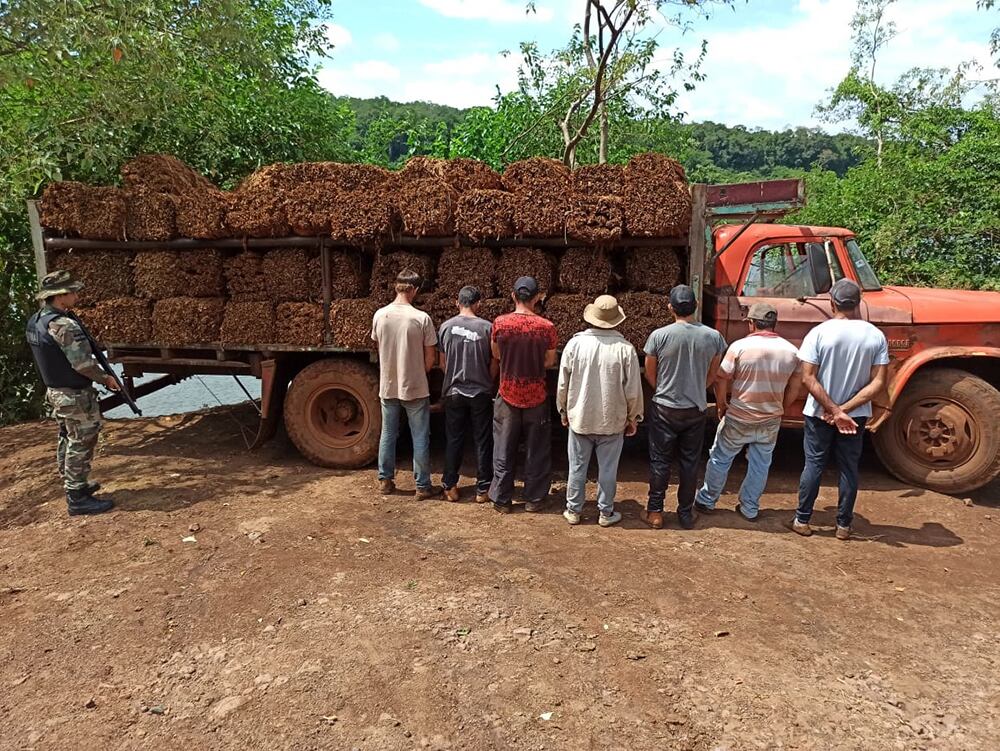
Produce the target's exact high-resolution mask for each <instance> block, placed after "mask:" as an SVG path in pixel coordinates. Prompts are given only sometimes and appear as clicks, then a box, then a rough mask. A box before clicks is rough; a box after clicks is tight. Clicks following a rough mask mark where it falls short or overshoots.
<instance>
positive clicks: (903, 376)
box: [869, 346, 1000, 430]
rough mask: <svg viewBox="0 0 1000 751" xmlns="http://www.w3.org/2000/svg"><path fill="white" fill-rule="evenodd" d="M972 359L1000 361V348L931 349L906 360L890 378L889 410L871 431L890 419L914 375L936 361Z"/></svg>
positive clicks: (872, 426)
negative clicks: (898, 400)
mask: <svg viewBox="0 0 1000 751" xmlns="http://www.w3.org/2000/svg"><path fill="white" fill-rule="evenodd" d="M971 357H992V358H995V359H998V360H1000V347H965V346H952V347H930V348H928V349H925V350H922V351H921V352H918V353H917V354H915V355H913V356H912V357H908V358H906V360H904V361H903V363H902V365H901V366H900V367H899V369H898V370H897V371H896V372H895V374H893V375H891V376H890V379H889V385H888V391H889V401H888V408H886V409H884V410H883V411H882V413H881V414H880V415H878V416H877V417H876V418H875V419H874V420H873V421H872V423H871V425H869V429H870V430H877V429H878V427H879V426H880V425H881V424H882V423H883V422H885V421H886V420H887V419H889V415H890V414H891V413H892V407H893V405H895V403H896V400H897V399H898V398H899V395H900V394H901V393H902V392H903V389H904V388H905V387H906V384H907V383H909V381H910V379H911V378H912V377H913V375H914V374H915V373H916V372H917V371H918V370H920V369H921V368H922V367H924V366H925V365H927V364H928V363H931V362H934V361H935V360H944V359H949V358H971Z"/></svg>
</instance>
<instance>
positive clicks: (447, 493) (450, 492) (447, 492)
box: [444, 485, 459, 503]
mask: <svg viewBox="0 0 1000 751" xmlns="http://www.w3.org/2000/svg"><path fill="white" fill-rule="evenodd" d="M444 499H445V500H446V501H451V502H452V503H455V502H457V501H458V499H459V493H458V485H455V486H454V487H451V488H445V489H444Z"/></svg>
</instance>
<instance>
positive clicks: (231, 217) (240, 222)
mask: <svg viewBox="0 0 1000 751" xmlns="http://www.w3.org/2000/svg"><path fill="white" fill-rule="evenodd" d="M298 173H299V170H296V168H295V165H287V164H280V163H279V164H269V165H267V166H266V167H261V168H260V169H258V170H255V171H254V172H252V173H251V174H250V175H248V176H247V177H246V178H244V180H243V182H241V183H240V184H239V185H238V186H237V188H236V190H235V191H233V198H232V206H231V207H230V209H229V211H228V212H227V213H226V223H227V224H228V225H229V227H230V229H231V230H232V231H233V233H234V234H236V235H242V236H246V237H284V236H285V235H288V234H289V233H290V231H291V228H290V227H289V226H288V214H287V212H286V210H285V193H286V191H288V192H290V191H291V190H292V189H293V188H294V187H295V186H297V185H298V181H297V179H296V175H297V174H298Z"/></svg>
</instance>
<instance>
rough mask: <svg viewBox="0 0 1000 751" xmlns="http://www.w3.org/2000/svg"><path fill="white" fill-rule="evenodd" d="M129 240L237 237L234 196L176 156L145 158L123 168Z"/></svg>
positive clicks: (163, 155) (133, 161) (160, 155)
mask: <svg viewBox="0 0 1000 751" xmlns="http://www.w3.org/2000/svg"><path fill="white" fill-rule="evenodd" d="M121 174H122V182H123V183H124V184H125V190H126V195H127V201H128V221H127V224H126V230H127V235H128V238H129V239H130V240H169V239H171V238H172V237H175V236H178V235H179V236H181V237H192V238H195V239H198V240H214V239H217V238H222V237H228V236H229V235H231V234H232V232H231V231H230V229H229V228H228V227H227V226H226V214H227V212H228V209H229V204H230V201H231V196H230V194H228V193H225V192H223V191H221V190H219V189H218V188H217V187H216V186H215V185H213V184H212V182H211V181H210V180H208V179H207V178H205V177H204V176H202V175H200V174H198V173H197V172H195V171H194V170H193V169H191V168H190V167H188V166H187V165H186V164H184V162H182V161H181V160H180V159H177V158H176V157H173V156H169V155H166V154H146V155H143V156H140V157H136V158H135V159H132V160H131V161H129V162H126V163H125V164H124V165H123V166H122V170H121Z"/></svg>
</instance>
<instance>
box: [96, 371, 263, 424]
mask: <svg viewBox="0 0 1000 751" xmlns="http://www.w3.org/2000/svg"><path fill="white" fill-rule="evenodd" d="M157 378H160V376H159V375H150V376H145V377H143V378H137V379H136V384H140V383H144V382H145V381H149V380H155V379H157ZM240 383H242V384H243V385H244V386H245V387H246V389H247V391H249V392H250V395H251V396H253V398H254V399H259V398H260V381H259V380H258V379H256V378H252V377H250V376H243V377H241V378H240ZM246 400H247V395H246V394H245V393H243V390H242V389H241V388H240V387H239V385H238V384H237V383H236V381H235V378H234V376H210V375H203V376H194V377H192V378H188V379H187V380H186V381H181V382H180V383H177V384H174V385H173V386H167V387H166V388H165V389H160V390H159V391H155V392H153V393H152V394H149V395H148V396H144V397H142V398H141V399H138V400H137V404H138V405H139V409H141V410H142V414H143V416H144V417H157V416H158V415H176V414H180V413H182V412H194V411H195V410H199V409H204V408H205V407H218V406H219V404H238V403H240V402H245V401H246ZM105 416H106V417H109V418H131V417H135V415H133V414H132V410H130V409H129V408H128V406H126V405H122V406H121V407H115V408H114V409H111V410H108V411H107V413H105Z"/></svg>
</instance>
